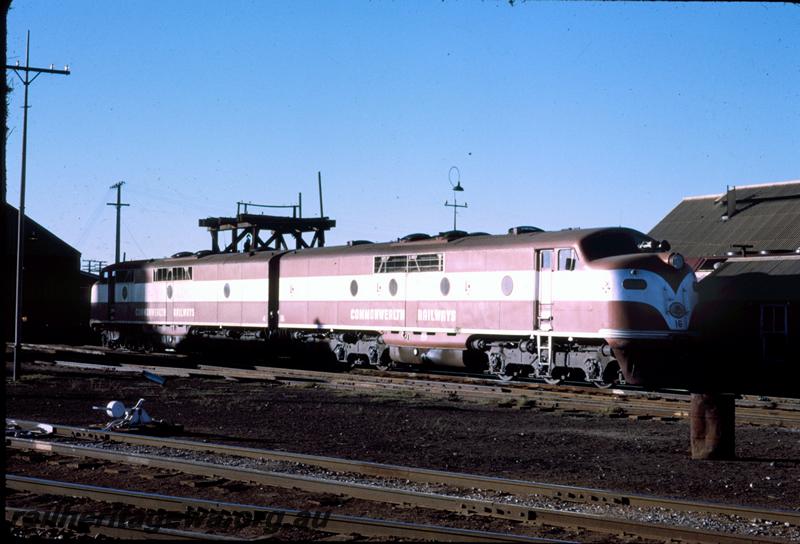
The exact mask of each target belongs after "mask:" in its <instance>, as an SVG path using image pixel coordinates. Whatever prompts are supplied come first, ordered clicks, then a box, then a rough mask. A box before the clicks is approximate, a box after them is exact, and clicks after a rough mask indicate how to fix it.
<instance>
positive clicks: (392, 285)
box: [389, 278, 397, 296]
mask: <svg viewBox="0 0 800 544" xmlns="http://www.w3.org/2000/svg"><path fill="white" fill-rule="evenodd" d="M389 293H391V295H392V296H395V295H396V294H397V280H396V279H394V278H392V279H391V281H389Z"/></svg>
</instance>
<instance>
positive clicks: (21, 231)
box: [6, 30, 69, 380]
mask: <svg viewBox="0 0 800 544" xmlns="http://www.w3.org/2000/svg"><path fill="white" fill-rule="evenodd" d="M30 61H31V32H30V30H29V31H28V40H27V43H26V46H25V66H20V65H19V63H17V64H16V65H14V66H11V65H8V64H6V70H13V71H14V73H15V74H16V75H17V77H18V78H19V80H20V81H21V82H22V84H23V85H24V86H25V105H24V106H23V114H22V164H21V168H20V180H19V212H18V213H19V215H18V217H17V219H18V221H17V296H16V299H15V303H14V306H15V310H14V316H15V325H14V370H13V379H14V380H16V379H17V372H18V370H19V352H20V350H21V348H22V342H21V333H22V280H23V272H24V270H23V262H24V257H25V175H26V170H27V168H26V166H27V150H28V109H29V108H30V106H28V87H29V86H30V84H31V83H33V82H34V81H36V78H37V77H39V76H40V75H42V74H58V75H62V76H67V75H69V67H68V66H65V67H64V69H63V70H56V69H54V68H53V67H52V65H51V66H50V68H31V62H30ZM20 72H22V73H23V74H24V75H25V77H23V76H22V75H20ZM31 74H34V76H33V77H31Z"/></svg>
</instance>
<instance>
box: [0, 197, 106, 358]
mask: <svg viewBox="0 0 800 544" xmlns="http://www.w3.org/2000/svg"><path fill="white" fill-rule="evenodd" d="M4 206H5V208H6V209H5V221H6V224H5V225H4V227H5V228H4V231H3V236H5V237H6V245H5V247H6V255H4V256H3V268H4V270H3V274H4V278H5V280H4V281H3V323H4V325H3V329H4V330H3V334H4V337H5V338H6V340H7V341H13V340H14V323H15V318H14V301H15V299H16V273H17V258H16V255H17V218H18V215H19V214H18V212H17V209H16V208H14V207H13V206H11V205H9V204H7V203H4ZM80 265H81V254H80V253H79V252H78V250H77V249H75V248H73V247H72V246H70V245H69V244H67V243H65V242H64V241H63V240H61V239H60V238H58V237H57V236H55V235H54V234H53V233H52V232H50V231H49V230H47V229H46V228H44V227H43V226H41V225H40V224H38V223H37V222H36V221H33V220H32V219H31V218H30V217H26V218H25V261H24V268H25V276H24V282H23V293H22V305H23V308H22V317H23V324H22V341H23V342H32V343H45V342H62V343H67V342H69V343H75V342H78V343H80V342H85V341H86V340H87V337H88V332H89V331H88V323H89V288H90V287H91V284H92V282H93V281H94V280H95V279H96V277H95V276H92V275H90V274H86V273H84V272H81V269H80Z"/></svg>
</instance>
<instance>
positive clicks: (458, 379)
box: [7, 343, 800, 411]
mask: <svg viewBox="0 0 800 544" xmlns="http://www.w3.org/2000/svg"><path fill="white" fill-rule="evenodd" d="M22 346H23V350H26V351H32V352H37V353H47V354H50V355H57V354H59V353H78V354H85V355H95V356H101V357H103V358H105V357H107V356H112V357H113V356H117V357H124V358H131V359H141V358H147V359H152V358H156V359H164V360H166V361H169V360H174V361H182V362H191V356H189V355H186V354H180V353H160V352H151V353H139V352H127V351H117V350H113V349H109V348H102V347H99V346H68V345H59V344H23V345H22ZM7 347H8V348H11V347H13V343H7ZM98 364H102V363H98ZM122 364H123V365H124V364H125V363H122ZM133 364H136V363H133ZM192 364H194V363H192ZM196 366H198V367H207V368H209V369H214V368H216V369H236V368H237V367H236V366H233V367H231V366H220V365H206V364H198V365H196ZM253 368H255V369H256V370H262V371H266V372H278V373H284V374H285V373H286V372H298V373H301V374H300V375H297V376H298V377H300V379H302V377H301V375H305V376H316V377H319V378H323V379H324V378H325V377H328V376H331V375H332V374H333V375H334V376H335V375H337V373H335V372H331V371H314V370H304V369H290V368H281V367H272V366H259V365H258V364H256V363H254V365H253ZM243 370H246V369H243ZM338 375H341V374H338ZM349 375H354V376H362V377H364V376H366V377H369V378H377V379H380V378H386V379H389V380H398V379H399V380H404V379H422V380H427V381H433V382H448V383H450V384H452V385H466V386H468V387H469V386H472V385H477V386H480V385H483V386H487V387H493V388H497V389H502V390H510V389H511V390H513V389H523V390H524V389H529V390H530V389H534V390H541V391H557V392H559V393H565V392H574V393H577V394H579V395H582V396H587V395H588V396H597V397H609V396H611V397H614V396H618V395H621V394H622V395H625V396H626V397H629V398H630V397H643V398H649V399H652V397H653V395H657V396H658V397H661V398H663V399H664V400H676V401H679V402H685V399H686V394H685V392H680V394H676V393H672V392H670V391H671V390H666V389H663V390H656V391H646V390H638V389H629V388H624V387H623V388H621V389H596V388H594V387H588V386H579V385H570V384H561V385H558V386H552V385H549V384H544V383H540V382H532V381H514V382H511V383H506V382H498V381H497V380H495V379H492V378H491V377H488V376H481V375H475V374H465V373H454V372H420V371H410V372H406V373H402V374H400V373H396V372H391V373H387V372H384V371H378V370H375V369H361V368H359V369H354V370H352V371H351V372H350V373H349ZM737 405H741V406H749V407H755V408H764V407H766V408H775V407H777V405H781V409H783V410H790V411H800V398H783V397H769V398H768V399H766V400H764V399H761V398H760V397H758V396H756V395H750V394H748V395H744V396H742V398H741V399H739V401H738V402H737Z"/></svg>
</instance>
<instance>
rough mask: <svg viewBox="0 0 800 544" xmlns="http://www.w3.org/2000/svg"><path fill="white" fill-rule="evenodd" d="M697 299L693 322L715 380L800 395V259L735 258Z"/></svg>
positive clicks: (712, 276)
mask: <svg viewBox="0 0 800 544" xmlns="http://www.w3.org/2000/svg"><path fill="white" fill-rule="evenodd" d="M698 295H699V303H698V306H697V310H696V311H695V315H694V317H693V324H694V326H695V328H696V329H697V330H698V331H699V332H700V333H701V338H702V339H703V342H702V343H703V350H704V353H703V356H702V360H703V361H705V362H706V363H707V364H708V363H711V366H709V367H708V370H709V375H710V376H713V380H714V382H716V383H719V382H720V381H722V382H723V383H732V384H737V385H738V387H736V389H739V390H742V391H749V392H758V393H764V392H776V393H779V394H789V395H797V394H800V351H798V343H799V342H800V255H787V256H777V257H773V256H768V257H756V256H753V257H732V258H730V259H728V260H727V261H725V262H724V263H722V264H720V265H718V266H717V268H716V270H714V271H712V272H711V273H710V274H709V275H708V276H706V277H705V279H703V281H701V282H700V283H699V285H698Z"/></svg>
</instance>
